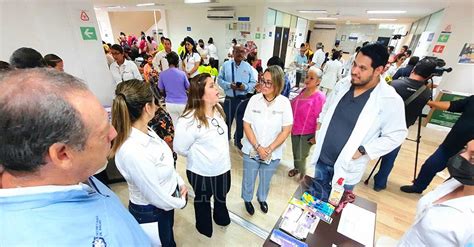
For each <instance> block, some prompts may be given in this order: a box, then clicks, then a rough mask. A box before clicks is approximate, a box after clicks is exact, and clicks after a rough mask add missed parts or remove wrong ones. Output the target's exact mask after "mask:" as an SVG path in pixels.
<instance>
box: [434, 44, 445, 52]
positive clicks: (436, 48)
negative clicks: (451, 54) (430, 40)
mask: <svg viewBox="0 0 474 247" xmlns="http://www.w3.org/2000/svg"><path fill="white" fill-rule="evenodd" d="M444 47H445V46H444V45H435V46H434V48H433V52H434V53H443V51H444Z"/></svg>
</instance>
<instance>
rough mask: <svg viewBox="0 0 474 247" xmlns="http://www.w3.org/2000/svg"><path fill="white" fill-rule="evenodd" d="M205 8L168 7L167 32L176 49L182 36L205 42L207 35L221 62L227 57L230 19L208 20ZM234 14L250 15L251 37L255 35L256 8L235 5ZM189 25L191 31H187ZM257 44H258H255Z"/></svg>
mask: <svg viewBox="0 0 474 247" xmlns="http://www.w3.org/2000/svg"><path fill="white" fill-rule="evenodd" d="M207 9H208V8H205V7H194V8H180V9H169V10H167V11H166V19H167V22H168V33H169V37H170V39H171V41H172V43H173V50H175V51H176V50H177V48H178V46H179V43H180V42H181V41H182V40H183V38H184V37H186V36H190V37H191V38H193V39H194V40H195V41H196V42H197V41H198V40H199V39H202V40H204V43H207V40H208V39H209V37H212V38H213V39H214V44H215V45H216V47H217V51H218V55H219V62H220V64H222V62H223V61H224V58H226V57H227V49H228V48H229V44H230V41H231V40H232V38H233V37H230V36H229V35H228V33H229V32H228V24H229V23H231V22H234V21H232V20H209V19H208V18H207ZM235 13H236V16H248V17H250V23H251V27H252V31H251V34H250V35H251V37H252V39H253V37H254V35H255V28H256V25H258V24H257V23H256V21H255V19H256V9H255V8H254V7H236V8H235ZM187 27H191V31H187ZM257 45H258V44H257Z"/></svg>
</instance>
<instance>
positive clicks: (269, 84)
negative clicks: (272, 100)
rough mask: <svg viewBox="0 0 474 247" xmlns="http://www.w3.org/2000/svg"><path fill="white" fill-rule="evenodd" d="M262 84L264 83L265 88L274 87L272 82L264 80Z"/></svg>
mask: <svg viewBox="0 0 474 247" xmlns="http://www.w3.org/2000/svg"><path fill="white" fill-rule="evenodd" d="M260 83H262V85H264V86H265V87H267V88H271V87H273V82H271V81H264V80H262V81H261V82H260Z"/></svg>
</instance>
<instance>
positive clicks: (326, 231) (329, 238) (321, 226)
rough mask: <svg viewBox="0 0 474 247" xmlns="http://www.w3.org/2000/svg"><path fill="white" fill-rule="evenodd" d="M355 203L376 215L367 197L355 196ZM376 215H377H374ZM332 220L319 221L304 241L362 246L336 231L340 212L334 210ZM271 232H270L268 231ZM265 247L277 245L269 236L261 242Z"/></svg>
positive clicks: (304, 185)
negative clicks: (329, 222)
mask: <svg viewBox="0 0 474 247" xmlns="http://www.w3.org/2000/svg"><path fill="white" fill-rule="evenodd" d="M311 179H312V178H311V177H309V176H305V177H304V179H303V180H302V182H301V183H300V185H299V186H298V188H297V189H296V191H295V193H294V194H293V197H295V198H297V199H300V198H301V195H302V194H303V193H304V192H305V191H306V190H307V189H308V187H309V185H310V184H311V181H312V180H311ZM353 203H354V204H355V205H357V206H359V207H361V208H364V209H366V210H369V211H371V212H373V213H375V214H376V215H377V204H376V203H374V202H371V201H369V200H367V199H364V198H362V197H359V196H356V199H355V201H354V202H353ZM376 217H377V216H376ZM332 218H333V221H332V223H331V224H327V223H326V222H324V221H322V220H321V221H319V223H318V226H317V227H316V230H315V231H314V233H309V234H308V237H307V238H306V243H307V244H308V246H332V245H333V244H335V245H337V246H363V245H362V244H360V243H358V242H356V241H354V240H352V239H350V238H348V237H346V236H344V235H342V234H340V233H338V232H337V226H338V225H339V220H340V218H341V214H337V213H336V212H334V213H333V215H332ZM281 220H282V217H281V216H280V218H279V219H278V221H277V223H276V224H275V226H274V227H273V229H278V228H279V227H278V226H279V225H280V222H281ZM270 234H271V232H270ZM374 238H375V228H374ZM263 246H265V247H272V246H278V245H277V244H276V243H274V242H272V241H270V236H268V237H267V239H266V240H265V242H264V243H263Z"/></svg>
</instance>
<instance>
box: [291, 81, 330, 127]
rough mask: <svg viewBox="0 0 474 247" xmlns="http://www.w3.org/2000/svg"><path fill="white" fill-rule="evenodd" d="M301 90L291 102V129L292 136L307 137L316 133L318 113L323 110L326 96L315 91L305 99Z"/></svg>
mask: <svg viewBox="0 0 474 247" xmlns="http://www.w3.org/2000/svg"><path fill="white" fill-rule="evenodd" d="M305 90H306V89H303V91H301V93H300V94H299V95H298V96H296V98H294V99H293V100H292V101H291V108H292V109H293V119H294V120H293V129H292V130H291V134H292V135H308V134H314V133H315V132H316V125H317V122H316V121H317V120H318V117H319V113H321V110H322V109H323V105H324V102H325V101H326V96H325V95H324V94H323V93H322V92H320V91H317V92H315V93H313V94H312V95H311V96H309V97H307V98H305V96H304V91H305Z"/></svg>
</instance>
